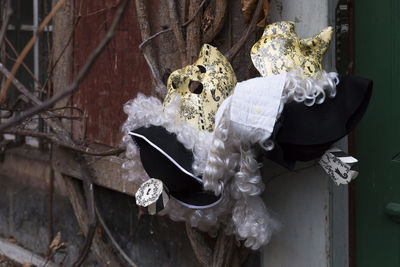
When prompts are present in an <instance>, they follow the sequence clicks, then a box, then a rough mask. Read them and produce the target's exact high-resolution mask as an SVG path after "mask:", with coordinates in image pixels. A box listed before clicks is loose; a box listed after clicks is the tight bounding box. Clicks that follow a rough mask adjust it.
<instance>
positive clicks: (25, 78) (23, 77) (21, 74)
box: [6, 31, 34, 103]
mask: <svg viewBox="0 0 400 267" xmlns="http://www.w3.org/2000/svg"><path fill="white" fill-rule="evenodd" d="M7 38H8V39H9V40H10V42H11V44H12V45H13V46H14V47H15V48H16V49H17V51H18V53H20V52H21V50H22V49H23V48H24V46H25V45H26V44H27V43H28V41H29V40H30V39H31V38H32V32H27V31H8V32H7ZM6 52H7V57H6V67H7V69H11V68H12V66H13V65H14V63H15V60H16V58H17V56H16V55H15V54H14V52H13V51H12V49H11V48H10V47H9V46H8V45H7V50H6ZM24 63H25V65H26V66H27V67H28V68H29V69H30V70H31V71H32V72H33V50H31V51H30V52H29V53H28V55H27V56H26V57H25V59H24ZM16 78H17V79H18V80H19V81H20V82H22V84H24V85H25V86H26V88H27V89H28V90H31V91H33V88H34V83H33V81H34V80H33V79H32V77H31V75H30V74H29V73H28V71H27V70H26V69H25V68H24V67H23V66H21V67H20V68H19V69H18V72H17V74H16ZM8 93H9V95H8V96H9V100H10V101H9V103H13V102H14V101H15V100H16V99H17V97H18V95H19V94H18V93H17V90H16V89H15V88H13V87H10V90H8Z"/></svg>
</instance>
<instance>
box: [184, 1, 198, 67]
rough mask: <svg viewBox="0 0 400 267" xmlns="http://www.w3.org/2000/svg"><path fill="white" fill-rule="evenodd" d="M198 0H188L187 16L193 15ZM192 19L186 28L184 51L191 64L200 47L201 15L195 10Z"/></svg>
mask: <svg viewBox="0 0 400 267" xmlns="http://www.w3.org/2000/svg"><path fill="white" fill-rule="evenodd" d="M200 4H201V2H200V0H191V1H190V2H189V16H194V14H195V13H196V12H197V9H198V8H199V6H200ZM194 17H195V18H194V19H193V21H192V22H191V23H190V24H189V25H188V27H187V28H186V53H187V55H186V56H187V62H188V63H189V64H192V63H193V62H194V61H195V60H196V59H197V57H198V55H199V51H200V47H201V30H200V28H201V16H200V13H199V12H197V15H196V16H194Z"/></svg>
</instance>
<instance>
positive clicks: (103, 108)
mask: <svg viewBox="0 0 400 267" xmlns="http://www.w3.org/2000/svg"><path fill="white" fill-rule="evenodd" d="M117 3H118V1H115V0H103V1H83V0H75V7H76V10H75V13H76V15H78V14H80V15H81V19H80V21H79V23H78V25H77V27H76V30H75V34H74V42H73V47H74V49H73V55H74V57H73V58H74V64H73V69H74V70H73V73H74V75H76V74H77V73H78V71H79V70H80V69H81V68H82V66H83V64H84V63H85V61H86V59H87V58H88V56H89V55H90V53H91V51H92V50H93V49H94V48H95V47H96V46H97V45H98V43H99V42H100V41H101V40H102V39H103V37H104V36H105V34H106V32H107V30H108V29H109V27H110V25H111V23H112V21H113V18H114V15H115V11H116V4H117ZM135 10H136V9H135V2H134V1H130V2H129V7H128V8H127V9H126V12H125V15H124V17H123V18H122V20H121V22H120V24H119V26H118V28H117V30H116V33H115V37H114V38H113V40H112V41H111V42H110V43H109V44H108V46H107V47H106V49H105V50H104V51H103V53H102V54H101V55H100V57H99V58H98V60H97V62H96V63H95V64H94V66H93V68H92V69H91V70H90V72H89V73H88V75H87V76H86V78H85V80H84V81H83V82H82V84H81V85H80V86H79V91H78V92H77V93H76V94H75V95H74V98H73V104H74V106H75V107H79V108H80V109H82V110H83V111H87V115H88V118H87V121H86V127H85V123H84V122H82V121H77V122H74V124H73V132H74V137H75V138H78V139H80V138H83V136H84V134H85V128H86V139H88V140H90V141H91V142H95V143H102V144H107V145H113V146H114V145H118V144H119V143H120V139H121V133H120V128H121V124H122V123H123V121H125V119H126V116H125V114H124V112H123V110H122V108H123V104H124V103H125V102H127V101H128V100H129V99H132V98H134V97H135V96H136V95H137V93H138V92H142V93H145V94H149V92H150V77H149V72H148V69H147V65H146V63H145V60H144V58H143V55H142V53H141V52H140V51H139V49H138V46H139V44H140V43H141V35H140V31H139V25H138V24H137V19H136V12H135Z"/></svg>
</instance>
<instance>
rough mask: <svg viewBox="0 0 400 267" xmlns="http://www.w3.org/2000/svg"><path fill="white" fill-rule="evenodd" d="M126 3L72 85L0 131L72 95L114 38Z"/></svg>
mask: <svg viewBox="0 0 400 267" xmlns="http://www.w3.org/2000/svg"><path fill="white" fill-rule="evenodd" d="M61 1H62V0H61ZM128 1H129V0H125V1H124V2H123V3H122V4H121V6H120V7H119V8H118V10H117V14H116V15H115V18H114V21H113V23H112V24H111V27H110V29H109V30H108V32H107V34H106V36H105V38H104V39H103V40H102V41H101V42H100V44H99V45H98V46H97V47H96V49H95V50H94V51H93V52H92V53H91V55H90V56H89V58H88V60H87V61H86V62H85V65H84V66H83V67H82V69H80V70H79V73H78V75H77V76H76V77H75V79H74V80H73V81H72V83H71V84H70V85H69V86H68V88H67V89H65V90H64V91H61V92H60V93H58V94H56V95H54V96H53V97H52V98H50V99H48V100H46V101H44V102H43V103H42V104H40V105H38V106H35V107H33V108H31V109H29V110H28V111H26V112H24V113H23V114H22V115H20V116H18V117H15V118H14V119H12V120H10V121H8V122H6V123H4V124H1V125H0V131H2V130H4V129H7V128H9V127H11V126H13V125H15V124H17V123H19V122H21V121H23V120H24V119H26V118H29V117H31V116H33V115H35V114H38V113H40V112H42V111H43V110H46V109H48V108H49V107H52V106H53V105H54V104H55V103H57V101H59V100H60V99H62V98H64V97H66V96H69V95H70V94H72V93H73V92H75V91H76V90H77V88H78V85H79V84H80V82H81V81H82V80H83V79H84V78H85V76H86V74H87V73H88V71H89V70H90V68H91V66H92V65H93V63H94V62H95V61H96V59H97V58H98V57H99V55H100V54H101V52H102V51H103V50H104V48H105V47H106V46H107V44H108V43H109V42H110V41H111V39H112V37H113V36H114V33H115V29H116V28H117V26H118V24H119V21H120V20H121V18H122V15H123V13H124V11H125V9H126V6H127V4H128ZM11 74H12V73H11ZM8 78H9V79H8V80H11V79H12V78H13V76H12V77H10V76H8Z"/></svg>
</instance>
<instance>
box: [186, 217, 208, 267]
mask: <svg viewBox="0 0 400 267" xmlns="http://www.w3.org/2000/svg"><path fill="white" fill-rule="evenodd" d="M186 233H187V235H188V237H189V241H190V244H191V245H192V248H193V251H194V254H195V255H196V258H197V259H198V261H199V262H200V263H201V265H203V266H204V267H210V266H211V263H212V250H211V248H210V246H209V245H208V244H207V242H206V240H205V239H204V237H203V235H202V234H201V233H200V232H199V230H197V229H195V228H192V227H191V226H190V225H189V223H186Z"/></svg>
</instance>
